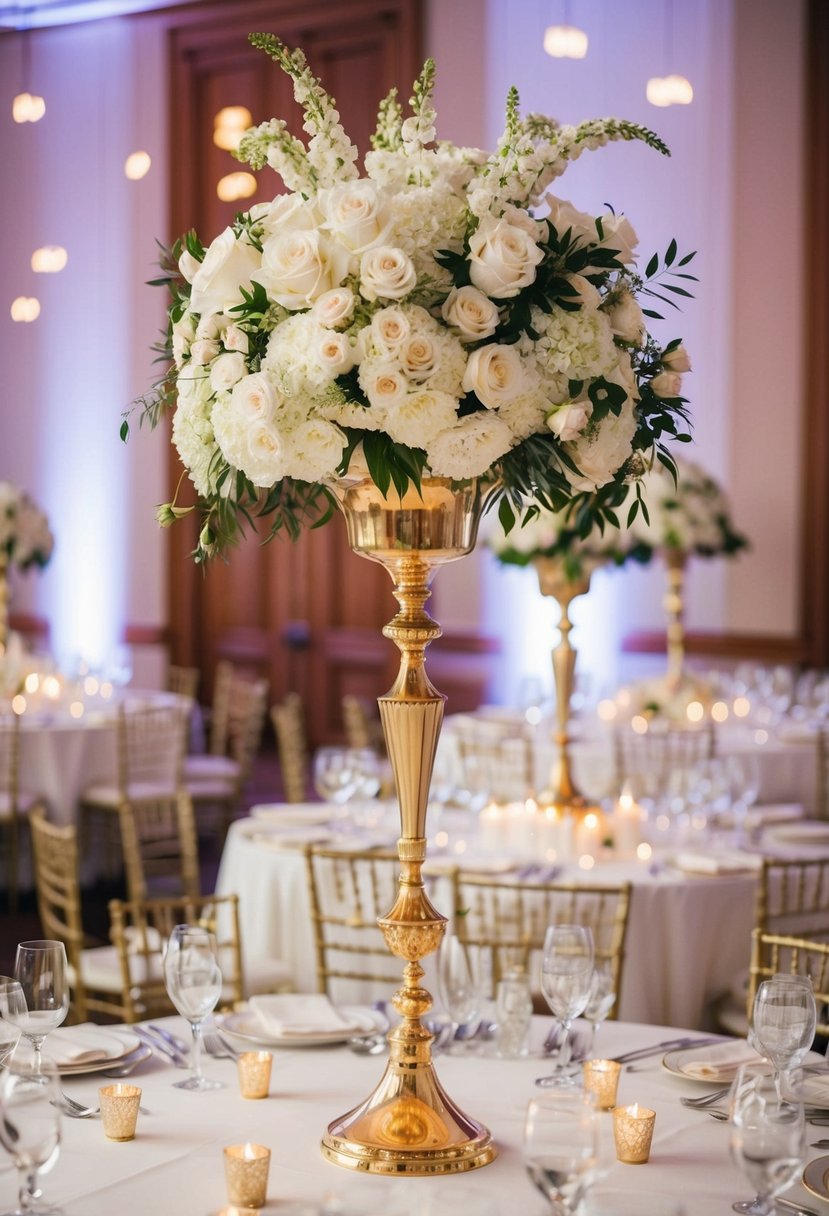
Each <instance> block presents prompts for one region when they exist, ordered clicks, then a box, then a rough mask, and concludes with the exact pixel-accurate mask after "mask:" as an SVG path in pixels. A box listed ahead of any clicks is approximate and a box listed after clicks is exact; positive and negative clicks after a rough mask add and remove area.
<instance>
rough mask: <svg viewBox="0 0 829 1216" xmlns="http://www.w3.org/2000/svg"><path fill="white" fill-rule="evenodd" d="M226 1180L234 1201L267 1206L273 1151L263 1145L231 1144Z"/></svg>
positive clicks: (248, 1204) (241, 1203)
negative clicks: (269, 1171) (269, 1172)
mask: <svg viewBox="0 0 829 1216" xmlns="http://www.w3.org/2000/svg"><path fill="white" fill-rule="evenodd" d="M224 1158H225V1182H226V1185H227V1197H228V1200H229V1201H230V1203H232V1204H236V1205H237V1206H238V1207H242V1208H263V1207H264V1206H265V1203H266V1202H267V1196H268V1170H269V1169H270V1164H271V1150H270V1149H269V1148H265V1147H264V1145H262V1144H231V1145H229V1147H228V1148H226V1149H225V1150H224Z"/></svg>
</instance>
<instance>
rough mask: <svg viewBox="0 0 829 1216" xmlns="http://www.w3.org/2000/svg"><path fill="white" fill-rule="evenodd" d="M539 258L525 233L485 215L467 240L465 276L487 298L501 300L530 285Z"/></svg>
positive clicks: (536, 250) (542, 253)
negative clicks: (466, 268) (466, 275)
mask: <svg viewBox="0 0 829 1216" xmlns="http://www.w3.org/2000/svg"><path fill="white" fill-rule="evenodd" d="M543 257H544V252H543V250H541V249H539V247H538V245H537V244H536V243H535V241H534V240H533V238H532V237H531V236H530V235H529V233H527V232H525V231H524V230H523V229H522V228H518V227H516V225H515V224H508V223H506V222H505V221H504V220H497V219H495V218H494V216H491V215H485V216H484V217H483V219H482V220H481V222H480V223H479V224H478V227H477V228H476V229H475V231H474V232H473V234H472V236H471V237H470V239H469V277H470V278H471V280H472V282H473V284H474V285H475V287H479V288H480V289H481V291H483V292H485V293H486V294H487V295H488V296H494V297H495V299H497V300H505V299H508V298H509V297H510V296H517V295H518V293H519V291H521V289H522V288H523V287H527V286H529V284H530V283H532V282H533V280H534V279H535V275H536V267H537V266H538V263H539V262H540V261H541V260H542V258H543Z"/></svg>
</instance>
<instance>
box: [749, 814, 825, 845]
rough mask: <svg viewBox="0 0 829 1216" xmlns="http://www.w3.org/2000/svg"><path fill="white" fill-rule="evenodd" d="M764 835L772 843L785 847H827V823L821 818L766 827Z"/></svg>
mask: <svg viewBox="0 0 829 1216" xmlns="http://www.w3.org/2000/svg"><path fill="white" fill-rule="evenodd" d="M763 835H764V837H765V839H766V840H767V841H771V842H772V844H782V845H785V846H786V847H787V848H799V847H800V846H801V845H802V846H804V847H805V848H814V847H815V846H820V847H822V848H827V849H829V823H824V822H822V821H821V820H818V819H813V820H807V821H806V822H804V823H787V824H777V825H776V826H774V827H770V828H767V829H766V831H765V832H764V834H763Z"/></svg>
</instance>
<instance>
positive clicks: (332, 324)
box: [311, 287, 355, 329]
mask: <svg viewBox="0 0 829 1216" xmlns="http://www.w3.org/2000/svg"><path fill="white" fill-rule="evenodd" d="M354 304H355V300H354V292H353V291H352V290H351V288H350V287H332V289H331V290H330V291H324V292H323V293H322V295H321V296H317V298H316V300H314V305H313V308H312V309H311V316H312V317H313V318H314V320H315V321H318V322H319V324H320V325H324V326H325V328H326V329H335V328H336V327H337V326H338V325H346V324H347V323H348V322H349V321H350V320H351V317H352V315H353V313H354Z"/></svg>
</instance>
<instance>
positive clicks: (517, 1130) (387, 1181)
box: [0, 1018, 821, 1216]
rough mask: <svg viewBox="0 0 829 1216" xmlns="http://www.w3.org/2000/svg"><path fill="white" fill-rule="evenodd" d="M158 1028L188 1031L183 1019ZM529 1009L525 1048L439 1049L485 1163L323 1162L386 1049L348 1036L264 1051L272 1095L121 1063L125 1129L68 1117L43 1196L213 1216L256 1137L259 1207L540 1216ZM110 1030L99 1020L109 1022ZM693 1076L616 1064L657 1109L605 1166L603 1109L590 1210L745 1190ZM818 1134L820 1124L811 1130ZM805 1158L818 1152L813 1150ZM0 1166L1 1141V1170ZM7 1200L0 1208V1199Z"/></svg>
mask: <svg viewBox="0 0 829 1216" xmlns="http://www.w3.org/2000/svg"><path fill="white" fill-rule="evenodd" d="M166 1024H167V1025H168V1026H169V1028H171V1029H172V1030H173V1031H174V1032H175V1033H176V1034H178V1035H179V1036H180V1037H183V1038H184V1037H188V1035H189V1032H188V1029H187V1025H186V1023H185V1022H184V1020H183V1019H181V1018H170V1019H168V1020H167V1022H166ZM549 1024H550V1023H549V1020H548V1019H541V1018H535V1019H534V1022H533V1027H532V1031H531V1047H532V1048H533V1054H532V1055H530V1056H528V1057H526V1058H524V1059H513V1060H500V1059H497V1058H492V1057H488V1056H469V1055H466V1056H447V1055H441V1056H440V1057H439V1058H438V1059H437V1062H436V1064H437V1071H438V1075H439V1077H440V1080H441V1082H442V1083H443V1085H444V1087H445V1088H446V1090H447V1091H448V1093H449V1094H450V1095H451V1097H452V1098H453V1099H454V1101H455V1102H457V1103H458V1105H460V1106H461V1108H462V1109H464V1110H465V1111H466V1112H467V1113H469V1114H471V1115H472V1116H474V1117H475V1118H476V1119H479V1120H480V1121H481V1122H483V1123H484V1124H485V1125H486V1126H487V1127H488V1128H489V1129H490V1131H491V1133H492V1136H493V1139H494V1141H495V1144H496V1146H497V1151H498V1155H497V1157H496V1159H495V1160H494V1161H493V1162H492V1163H491V1164H490V1165H488V1166H486V1167H484V1168H483V1169H479V1170H475V1171H471V1172H469V1173H467V1174H464V1175H461V1176H457V1175H456V1176H451V1177H442V1178H421V1177H403V1178H386V1177H381V1176H368V1177H367V1176H363V1175H357V1174H354V1173H352V1172H351V1171H349V1170H345V1169H342V1168H340V1167H338V1166H336V1165H332V1164H330V1163H329V1162H327V1161H326V1160H325V1159H324V1158H323V1157H322V1156H321V1154H320V1151H319V1147H318V1146H319V1141H320V1137H321V1135H322V1134H323V1132H324V1130H325V1127H326V1125H327V1123H328V1122H329V1121H331V1120H332V1119H334V1118H336V1117H338V1116H339V1115H341V1114H343V1113H344V1112H345V1111H346V1110H349V1109H350V1108H351V1107H352V1106H354V1105H356V1104H357V1103H358V1102H360V1101H362V1099H363V1098H365V1097H367V1096H368V1094H369V1093H370V1092H371V1090H372V1089H373V1088H374V1086H375V1085H376V1083H377V1082H378V1081H379V1079H380V1076H381V1075H382V1071H383V1059H384V1057H383V1056H357V1055H355V1054H353V1053H352V1052H350V1051H349V1050H348V1048H347V1047H346V1046H343V1045H340V1046H334V1047H313V1048H298V1047H294V1048H290V1049H288V1048H282V1047H273V1048H272V1050H273V1056H274V1060H273V1072H272V1076H271V1088H270V1096H269V1097H268V1098H267V1099H265V1100H262V1101H255V1102H252V1101H246V1100H245V1099H243V1098H241V1097H240V1096H239V1092H238V1086H237V1082H236V1071H235V1066H234V1064H233V1062H232V1061H231V1060H224V1059H214V1058H206V1060H205V1071H206V1072H207V1073H208V1074H209V1075H210V1076H212V1077H215V1078H216V1079H219V1080H221V1081H223V1082H224V1084H225V1088H223V1089H216V1090H211V1091H207V1092H202V1093H192V1092H187V1091H184V1090H180V1089H175V1088H173V1082H174V1081H175V1080H179V1079H180V1078H181V1076H183V1073H181V1072H177V1071H176V1069H175V1068H174V1067H173V1066H172V1065H171V1064H170V1063H169V1061H167V1062H164V1061H162V1060H161V1058H158V1057H156V1058H153V1059H152V1060H150V1061H148V1062H147V1063H145V1064H142V1065H141V1066H140V1067H139V1069H138V1070H137V1071H136V1072H135V1073H134V1074H133V1078H132V1080H133V1082H134V1083H136V1084H138V1085H140V1086H141V1089H142V1099H141V1101H142V1104H143V1105H144V1106H145V1107H146V1108H147V1110H148V1112H149V1113H147V1114H141V1115H140V1116H139V1120H138V1129H137V1135H136V1138H135V1140H133V1141H130V1142H128V1143H112V1142H110V1141H107V1140H105V1138H104V1135H103V1130H102V1127H101V1122H100V1119H98V1118H95V1119H66V1118H64V1119H63V1120H62V1123H63V1143H62V1147H61V1152H60V1156H59V1158H58V1160H57V1162H56V1164H55V1165H54V1167H53V1168H52V1169H51V1170H50V1171H49V1173H48V1174H46V1175H45V1176H44V1177H43V1186H44V1191H45V1198H46V1199H47V1200H49V1201H52V1202H54V1203H56V1204H58V1205H59V1206H60V1207H61V1209H62V1211H63V1213H64V1216H112V1213H113V1212H118V1213H119V1216H147V1213H150V1212H158V1213H162V1214H163V1216H172V1214H173V1213H181V1214H182V1216H214V1214H218V1213H219V1212H220V1211H221V1210H222V1209H223V1208H224V1206H225V1203H226V1198H225V1185H224V1168H223V1160H222V1149H223V1147H224V1146H225V1145H230V1144H241V1143H247V1142H253V1143H256V1144H262V1145H265V1146H267V1147H268V1148H270V1150H271V1153H272V1157H271V1167H270V1175H269V1182H268V1202H267V1204H266V1206H265V1208H264V1209H262V1211H263V1213H265V1214H267V1216H299V1214H300V1213H302V1214H303V1216H315V1214H316V1216H333V1214H334V1213H338V1214H339V1216H437V1213H438V1212H439V1213H441V1214H446V1213H449V1212H452V1213H458V1214H462V1216H467V1213H468V1214H470V1216H471V1214H472V1213H474V1214H475V1216H508V1214H509V1213H512V1212H514V1211H516V1210H520V1211H522V1212H525V1213H526V1214H527V1216H545V1213H547V1212H548V1211H549V1208H548V1206H547V1204H546V1203H545V1201H544V1200H543V1199H542V1197H541V1196H540V1195H539V1193H538V1192H537V1191H536V1190H535V1188H534V1187H533V1185H532V1183H531V1182H530V1180H529V1178H528V1177H527V1175H526V1173H525V1170H524V1167H523V1164H522V1154H521V1141H522V1131H523V1122H524V1114H525V1110H526V1106H527V1102H528V1100H529V1098H530V1097H532V1096H533V1095H534V1094H537V1093H538V1092H539V1090H538V1089H537V1088H536V1087H535V1086H534V1084H533V1081H534V1078H535V1077H537V1076H538V1075H539V1074H541V1073H544V1072H546V1071H547V1070H548V1068H549V1063H548V1062H547V1061H545V1060H543V1059H541V1058H540V1057H539V1054H538V1045H540V1043H541V1042H542V1040H543V1037H544V1034H545V1033H546V1031H547V1029H548V1027H549ZM107 1029H110V1028H109V1027H108V1028H107ZM599 1034H600V1039H599V1042H600V1045H601V1049H602V1051H603V1052H604V1053H605V1054H607V1055H609V1056H613V1055H617V1054H621V1053H622V1052H626V1051H629V1050H631V1049H635V1048H638V1047H646V1046H647V1047H650V1046H654V1045H656V1044H658V1043H660V1042H662V1041H664V1040H666V1039H668V1038H673V1037H674V1036H675V1034H676V1032H675V1031H670V1030H665V1029H664V1028H662V1027H653V1026H639V1025H627V1024H624V1023H609V1024H608V1025H607V1026H605V1027H603V1028H602V1029H601V1031H600V1032H599ZM105 1083H107V1082H106V1079H105V1078H102V1077H101V1076H100V1075H96V1074H87V1075H85V1076H75V1077H72V1078H68V1077H67V1078H64V1079H63V1088H64V1089H65V1091H66V1092H67V1093H68V1094H70V1095H71V1096H72V1097H74V1098H75V1099H77V1100H78V1101H81V1102H84V1103H91V1104H95V1105H97V1089H98V1086H99V1084H105ZM706 1088H710V1083H702V1084H701V1083H700V1082H697V1081H693V1080H690V1079H687V1078H684V1077H682V1076H679V1075H676V1074H674V1073H672V1072H668V1071H666V1070H665V1068H664V1067H663V1065H662V1063H661V1053H660V1054H657V1055H653V1056H650V1057H649V1058H647V1059H644V1060H642V1061H640V1062H639V1063H638V1064H637V1065H636V1068H635V1071H628V1070H623V1072H622V1074H621V1080H620V1085H619V1092H618V1100H619V1102H620V1103H623V1104H625V1105H628V1104H631V1103H634V1102H636V1103H639V1105H640V1106H641V1105H644V1106H647V1107H649V1108H650V1109H652V1110H654V1111H655V1112H656V1124H655V1129H654V1136H653V1143H652V1147H651V1155H650V1160H649V1162H648V1163H647V1164H646V1165H640V1166H631V1165H625V1164H621V1163H619V1162H617V1161H616V1159H615V1153H614V1149H613V1140H612V1118H611V1115H610V1114H609V1113H605V1114H602V1116H601V1122H602V1159H601V1165H602V1168H603V1170H605V1171H606V1172H605V1174H604V1177H603V1178H602V1179H601V1180H600V1181H599V1182H598V1183H597V1184H596V1185H595V1187H594V1188H593V1190H592V1192H591V1193H590V1195H589V1196H588V1199H587V1203H586V1213H587V1216H726V1214H727V1213H730V1211H731V1203H732V1201H733V1200H735V1199H742V1198H747V1197H749V1196H750V1195H751V1193H752V1187H751V1186H750V1184H749V1183H748V1181H747V1179H746V1178H745V1177H744V1176H743V1175H742V1174H741V1172H740V1171H739V1170H738V1169H737V1167H736V1166H735V1165H734V1164H733V1163H732V1161H731V1159H730V1156H729V1150H728V1135H729V1131H728V1124H726V1123H720V1122H715V1121H714V1120H713V1119H711V1118H709V1117H708V1116H707V1115H706V1114H705V1113H703V1112H701V1111H698V1110H691V1109H688V1108H686V1107H683V1106H682V1105H681V1104H680V1101H679V1098H680V1096H681V1095H683V1094H688V1095H692V1094H695V1093H700V1092H704V1091H705V1089H706ZM807 1130H808V1131H810V1132H814V1134H813V1135H809V1136H808V1140H810V1141H811V1140H816V1139H818V1137H819V1135H820V1134H821V1129H819V1128H814V1129H813V1128H809V1129H807ZM808 1152H809V1156H810V1158H814V1157H817V1156H819V1155H820V1153H821V1150H820V1149H816V1148H810V1149H809V1150H808ZM5 1161H6V1158H5V1155H4V1154H3V1152H2V1150H0V1170H2V1169H3V1165H4V1163H5ZM15 1194H16V1181H15V1175H14V1173H13V1172H12V1171H11V1170H8V1169H6V1170H5V1171H4V1172H0V1206H2V1205H11V1203H12V1201H13V1199H14V1197H15ZM787 1195H788V1197H790V1198H793V1199H795V1200H797V1201H801V1202H803V1203H805V1204H806V1205H807V1206H808V1207H810V1208H813V1209H814V1208H816V1207H821V1204H820V1201H819V1200H816V1199H815V1198H814V1196H811V1195H809V1193H808V1192H807V1191H806V1190H805V1189H804V1188H803V1187H802V1186H801V1184H800V1183H796V1184H795V1185H794V1186H793V1187H791V1188H790V1190H789V1191H788V1192H787ZM3 1210H5V1208H3Z"/></svg>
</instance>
